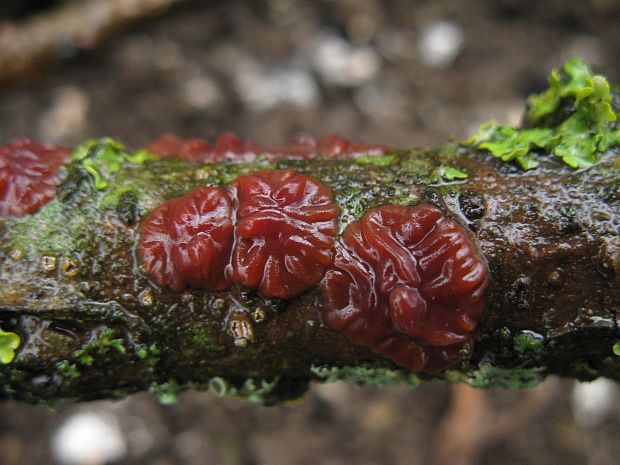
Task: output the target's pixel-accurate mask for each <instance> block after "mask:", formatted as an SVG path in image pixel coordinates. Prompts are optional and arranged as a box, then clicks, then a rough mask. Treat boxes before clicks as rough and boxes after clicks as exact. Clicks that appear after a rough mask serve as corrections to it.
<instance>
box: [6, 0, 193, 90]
mask: <svg viewBox="0 0 620 465" xmlns="http://www.w3.org/2000/svg"><path fill="white" fill-rule="evenodd" d="M187 1H188V0H87V1H84V2H70V3H68V4H67V5H66V6H64V7H62V8H60V9H57V10H53V11H50V12H47V13H43V14H40V15H37V16H35V17H33V18H32V19H30V20H28V21H26V22H24V23H22V24H15V23H4V24H0V82H7V81H15V80H17V79H18V78H22V77H24V76H28V75H30V74H32V73H33V72H34V71H36V70H38V69H40V68H41V67H42V66H45V65H49V64H52V63H54V62H57V61H60V60H62V59H63V58H65V57H66V56H67V55H70V54H71V52H72V51H74V50H76V49H79V50H92V49H94V48H96V47H97V46H99V45H101V44H102V43H103V42H104V41H105V40H106V39H107V38H109V37H110V36H111V35H112V34H113V33H114V32H117V31H119V30H120V29H123V28H126V27H127V26H129V25H131V24H134V23H135V22H137V21H139V20H142V19H145V18H148V17H153V16H155V15H160V14H162V13H164V12H165V11H167V10H168V9H169V8H170V7H172V6H174V5H176V4H180V3H185V2H187Z"/></svg>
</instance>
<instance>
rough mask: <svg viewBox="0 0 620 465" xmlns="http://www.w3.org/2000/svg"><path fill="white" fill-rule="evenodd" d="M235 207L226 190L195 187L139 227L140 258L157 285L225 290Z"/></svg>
mask: <svg viewBox="0 0 620 465" xmlns="http://www.w3.org/2000/svg"><path fill="white" fill-rule="evenodd" d="M232 209H233V204H232V201H231V199H230V197H229V196H228V194H227V193H226V191H225V190H224V189H220V188H217V187H199V188H197V189H194V190H193V191H191V192H188V193H187V194H185V195H184V196H183V197H181V198H178V199H172V200H169V201H167V202H165V203H164V204H162V205H160V206H159V207H157V208H156V209H155V210H153V211H152V212H151V213H150V214H149V215H148V216H147V217H146V218H145V219H144V221H143V222H142V226H141V234H142V240H141V242H140V249H139V252H140V256H141V258H142V262H143V264H144V267H145V269H146V271H147V273H148V274H149V275H150V276H151V277H152V278H153V279H154V280H155V282H157V284H159V285H160V286H169V287H170V288H171V289H172V290H174V291H182V290H183V289H185V288H186V287H187V286H188V285H189V286H194V287H201V288H205V289H208V290H210V291H220V290H223V289H225V288H226V287H228V285H229V284H230V281H229V280H228V279H227V278H226V277H225V275H224V271H225V268H226V266H227V265H228V263H229V260H230V254H231V249H232V244H233V223H232Z"/></svg>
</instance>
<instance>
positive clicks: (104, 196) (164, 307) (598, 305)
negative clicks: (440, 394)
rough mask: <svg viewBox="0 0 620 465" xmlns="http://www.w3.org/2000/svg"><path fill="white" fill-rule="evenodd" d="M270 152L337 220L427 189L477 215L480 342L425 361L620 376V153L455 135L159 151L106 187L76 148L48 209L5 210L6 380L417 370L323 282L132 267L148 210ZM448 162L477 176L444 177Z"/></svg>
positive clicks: (81, 396)
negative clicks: (203, 152)
mask: <svg viewBox="0 0 620 465" xmlns="http://www.w3.org/2000/svg"><path fill="white" fill-rule="evenodd" d="M107 143H108V142H106V141H102V142H101V143H100V144H99V145H100V146H101V144H103V145H105V144H107ZM276 165H277V167H279V168H284V167H290V168H293V169H295V170H297V171H299V172H301V173H306V174H308V175H311V176H314V177H316V178H318V179H319V180H321V181H322V182H324V183H325V184H327V185H329V186H330V187H331V188H332V189H333V191H334V194H335V198H336V201H337V203H338V204H339V207H340V208H341V216H340V226H341V230H342V229H343V228H344V226H345V225H346V224H348V223H349V222H351V221H352V220H353V219H355V217H357V216H359V215H360V214H361V212H363V211H365V210H367V209H369V208H371V207H373V206H377V205H382V204H386V203H399V204H417V203H420V202H430V203H433V204H435V205H438V206H439V207H440V208H442V209H444V210H445V211H446V212H447V213H448V214H449V215H451V216H453V217H454V218H456V219H458V220H459V221H460V222H462V223H463V224H465V225H467V226H468V227H469V228H470V229H471V230H472V231H473V233H474V235H475V237H476V239H477V241H478V244H479V247H480V249H481V251H482V253H483V255H484V257H485V258H486V260H487V261H488V264H489V267H490V270H491V282H490V286H489V289H488V291H487V293H486V297H485V310H484V314H483V318H482V321H481V323H480V325H479V328H478V331H477V336H476V345H475V349H474V351H473V353H471V354H466V356H465V357H464V361H463V362H462V364H461V365H458V366H456V367H452V368H451V369H450V370H448V371H446V372H444V373H441V374H437V375H434V377H439V378H444V379H448V380H451V381H454V380H460V381H466V382H468V383H470V384H472V385H474V386H479V387H490V386H498V387H528V386H532V385H535V384H536V383H537V382H539V381H541V380H542V379H543V378H544V376H545V375H546V374H550V373H553V374H559V375H563V376H575V377H578V378H581V379H592V378H594V377H597V376H608V377H610V378H613V379H616V380H620V357H618V356H616V355H614V353H613V350H612V348H613V346H614V344H615V343H616V342H617V341H618V340H620V334H619V331H618V326H617V320H616V315H617V312H618V311H619V310H620V268H619V267H620V244H619V237H618V233H619V231H618V224H619V221H620V190H619V185H620V157H619V156H618V153H617V151H613V150H611V151H608V152H607V153H605V154H602V155H601V157H600V161H599V162H598V163H597V164H596V165H595V166H593V167H592V168H590V169H587V170H578V171H574V170H572V169H570V168H568V167H566V166H565V165H562V164H561V163H560V162H558V161H557V160H556V159H554V158H553V157H551V156H547V157H541V165H540V167H539V168H538V169H536V170H531V171H523V170H521V169H520V168H518V167H516V166H515V165H512V164H507V163H503V162H501V161H499V160H498V159H495V158H493V157H491V156H490V155H487V154H485V153H481V152H479V151H476V150H473V149H466V148H463V147H459V146H456V145H447V146H443V147H439V148H436V149H432V150H426V151H416V150H412V151H406V152H400V153H396V154H391V155H387V156H384V157H381V158H363V159H358V160H307V161H294V160H282V161H279V162H277V163H275V164H269V163H267V162H266V161H257V162H256V163H244V164H221V165H190V164H187V163H184V162H180V161H176V160H173V159H163V160H156V161H149V162H146V163H145V164H144V165H132V164H126V165H125V166H124V168H123V170H121V171H119V172H118V173H116V174H114V175H112V176H110V177H109V178H108V179H107V182H108V185H107V187H106V188H105V189H104V190H97V189H96V188H95V187H94V184H93V181H92V179H91V177H90V175H89V173H88V172H87V171H86V170H85V169H84V167H83V165H81V164H80V163H79V162H73V163H72V164H70V165H69V166H68V168H67V173H68V174H67V177H66V179H65V181H64V182H63V183H62V184H61V185H60V186H59V188H58V192H57V196H56V198H55V199H54V200H53V201H52V202H51V203H49V204H48V205H46V206H45V207H43V209H42V210H41V211H39V212H38V213H37V214H35V215H31V216H26V217H24V218H18V219H16V218H3V219H0V237H1V238H2V241H1V244H2V246H1V247H0V326H1V327H2V329H3V330H4V331H13V332H15V333H17V334H19V335H20V337H21V345H20V346H19V348H18V349H17V352H16V356H15V358H14V359H13V361H12V362H11V363H9V364H7V365H2V366H0V375H1V378H0V379H1V380H2V381H1V386H0V396H1V397H2V398H3V399H9V398H14V399H19V400H25V401H29V402H41V401H43V402H52V401H54V400H57V399H74V400H88V399H96V398H106V397H108V398H109V397H119V396H123V395H126V394H127V393H131V392H135V391H140V390H145V389H151V390H153V391H154V392H156V393H158V394H160V395H161V396H162V399H164V400H170V399H171V398H172V397H173V396H174V394H175V393H177V392H178V391H179V390H180V389H183V388H185V387H198V388H206V387H208V386H211V387H213V388H215V389H216V390H217V391H218V392H221V393H233V394H237V395H242V396H245V397H248V398H250V399H251V400H255V401H261V402H266V403H272V402H275V401H277V400H280V399H285V398H290V397H294V396H298V395H300V394H301V393H302V392H303V390H304V388H305V386H306V385H307V383H308V382H309V381H310V380H324V381H331V380H335V379H345V380H352V381H355V382H358V383H367V382H369V383H378V384H385V383H390V382H395V381H403V380H404V381H408V382H410V383H413V384H415V383H416V382H417V378H416V377H415V376H413V375H411V374H410V373H408V372H407V371H406V370H403V369H400V368H398V367H396V366H394V365H393V364H392V363H391V362H389V361H388V360H385V359H383V358H381V357H379V356H378V355H376V354H373V353H372V352H370V351H369V350H367V349H365V348H363V347H359V346H355V345H353V344H351V343H349V342H348V341H347V340H345V339H344V338H343V337H342V336H340V335H339V334H337V333H336V332H334V331H333V330H331V329H330V328H329V327H328V326H326V325H325V324H324V323H323V320H322V316H321V298H320V293H319V292H318V289H314V290H311V291H309V292H307V293H305V294H304V295H302V296H300V297H299V298H296V299H292V300H278V299H264V298H262V297H261V296H260V295H258V294H257V293H255V292H251V291H248V290H247V289H242V288H239V287H233V288H231V289H230V290H228V291H225V292H217V293H209V292H205V291H200V290H190V291H187V292H184V293H173V292H170V291H169V290H167V289H162V288H159V287H157V286H155V285H154V284H153V283H152V282H150V281H149V279H148V278H147V276H145V274H144V273H143V272H142V271H141V269H140V263H139V261H138V260H137V259H136V254H135V249H136V243H137V238H138V231H139V227H138V222H139V220H140V218H141V217H142V216H144V215H145V214H146V213H147V212H148V211H150V210H151V209H152V208H154V207H155V206H156V205H158V204H160V203H161V202H162V201H163V200H164V199H166V198H171V197H175V196H179V195H181V194H183V193H184V192H186V191H187V190H189V189H192V188H194V187H197V186H199V185H205V184H214V185H225V184H227V183H228V182H230V181H231V180H232V179H234V178H235V177H236V176H237V175H239V174H242V173H247V172H250V171H253V170H256V169H264V168H270V167H276ZM446 166H452V167H456V168H458V169H459V170H461V171H463V172H465V173H468V175H469V176H468V178H467V179H466V180H462V181H452V182H446V181H444V180H442V178H441V174H440V173H441V172H442V168H443V167H446ZM424 377H425V378H428V377H431V376H430V375H424Z"/></svg>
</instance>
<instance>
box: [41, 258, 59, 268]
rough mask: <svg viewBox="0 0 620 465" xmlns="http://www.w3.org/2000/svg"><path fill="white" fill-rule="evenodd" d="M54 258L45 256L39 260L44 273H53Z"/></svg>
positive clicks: (55, 261)
mask: <svg viewBox="0 0 620 465" xmlns="http://www.w3.org/2000/svg"><path fill="white" fill-rule="evenodd" d="M56 263H57V260H56V257H54V256H52V255H46V256H44V257H43V258H42V259H41V267H42V268H43V270H44V271H48V272H49V271H54V270H55V269H56Z"/></svg>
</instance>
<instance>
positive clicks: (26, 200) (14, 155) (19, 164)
mask: <svg viewBox="0 0 620 465" xmlns="http://www.w3.org/2000/svg"><path fill="white" fill-rule="evenodd" d="M69 154H70V151H69V149H66V148H64V147H60V146H58V145H53V144H41V143H39V142H34V141H31V140H29V139H18V140H15V141H13V142H10V143H9V144H6V145H2V146H0V216H23V215H26V214H30V213H34V212H36V211H37V210H38V209H39V208H41V207H42V206H43V205H45V204H46V203H47V202H49V201H50V200H51V199H52V198H53V197H54V194H55V192H56V186H57V185H58V183H59V182H60V176H59V172H58V168H59V167H60V166H61V165H62V164H64V163H65V162H66V161H67V160H68V159H69Z"/></svg>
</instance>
